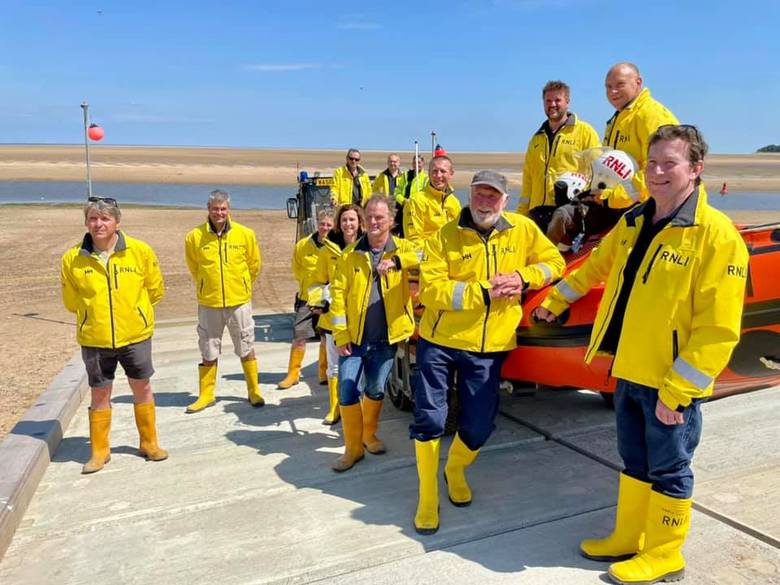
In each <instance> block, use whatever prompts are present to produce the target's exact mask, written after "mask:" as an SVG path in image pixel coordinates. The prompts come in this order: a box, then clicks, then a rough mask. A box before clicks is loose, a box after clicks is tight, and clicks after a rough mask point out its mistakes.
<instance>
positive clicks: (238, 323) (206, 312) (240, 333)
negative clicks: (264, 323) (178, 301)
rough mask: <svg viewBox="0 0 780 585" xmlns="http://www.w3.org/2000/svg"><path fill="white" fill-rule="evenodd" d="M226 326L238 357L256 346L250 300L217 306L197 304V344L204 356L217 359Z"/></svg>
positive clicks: (205, 358) (211, 359)
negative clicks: (223, 306) (224, 307)
mask: <svg viewBox="0 0 780 585" xmlns="http://www.w3.org/2000/svg"><path fill="white" fill-rule="evenodd" d="M225 327H227V330H228V333H230V339H232V340H233V347H234V348H235V353H236V355H237V356H238V357H240V358H243V357H246V356H247V355H248V354H249V353H250V352H251V351H252V350H253V349H254V347H255V321H254V319H253V318H252V303H244V304H243V305H238V306H236V307H228V308H226V309H217V308H212V307H204V306H203V305H198V347H199V348H200V354H201V355H202V356H203V360H204V361H207V362H213V361H216V359H217V358H218V357H219V356H220V354H221V353H222V334H223V333H224V332H225Z"/></svg>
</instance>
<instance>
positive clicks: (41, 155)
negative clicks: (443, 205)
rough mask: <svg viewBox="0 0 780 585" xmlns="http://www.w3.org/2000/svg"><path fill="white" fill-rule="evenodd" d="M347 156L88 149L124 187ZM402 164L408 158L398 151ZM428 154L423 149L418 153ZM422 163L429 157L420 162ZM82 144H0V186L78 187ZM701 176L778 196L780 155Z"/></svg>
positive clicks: (483, 162)
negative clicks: (14, 183)
mask: <svg viewBox="0 0 780 585" xmlns="http://www.w3.org/2000/svg"><path fill="white" fill-rule="evenodd" d="M345 152H346V149H345V150H290V149H288V150H270V149H268V150H266V149H246V148H235V149H232V148H192V147H181V148H179V147H168V146H165V147H148V146H102V145H93V146H92V147H91V148H90V153H91V160H92V177H93V179H94V180H96V181H113V182H128V183H224V184H226V185H292V184H294V183H295V178H296V174H297V170H298V169H301V170H306V171H308V172H309V173H310V174H311V173H314V172H317V171H319V172H321V173H329V172H331V171H332V170H333V169H334V168H335V167H338V166H340V165H342V164H344V155H345ZM399 154H400V155H401V161H402V164H403V165H404V166H405V167H406V166H408V165H409V163H410V162H411V158H412V153H411V152H408V151H406V152H403V151H401V152H399ZM424 154H426V155H429V154H430V153H427V151H426V152H425V153H424ZM449 154H450V156H451V157H452V159H453V160H454V162H455V181H454V183H455V186H456V187H463V186H466V185H468V182H469V180H470V179H471V175H472V174H473V172H474V171H475V170H477V169H481V168H491V169H496V170H500V171H501V172H503V173H505V174H506V175H507V178H508V179H509V181H510V184H511V186H512V188H513V189H514V190H515V191H516V190H517V189H519V186H520V181H521V180H522V172H521V171H522V166H523V154H522V153H520V152H450V153H449ZM362 155H363V165H364V166H365V168H366V169H367V170H368V171H369V172H370V173H372V174H374V173H377V172H379V171H381V170H382V169H384V168H385V159H386V155H387V153H386V152H377V151H363V153H362ZM426 158H428V156H426ZM84 177H85V169H84V147H83V146H76V145H73V146H49V145H0V181H82V180H84ZM704 178H705V181H706V183H707V186H708V187H709V188H710V189H711V190H718V189H720V186H721V185H722V183H723V182H726V183H727V184H728V186H729V189H731V190H742V191H778V192H780V154H750V155H732V154H720V155H718V154H716V155H711V156H709V157H708V158H707V164H706V168H705V173H704Z"/></svg>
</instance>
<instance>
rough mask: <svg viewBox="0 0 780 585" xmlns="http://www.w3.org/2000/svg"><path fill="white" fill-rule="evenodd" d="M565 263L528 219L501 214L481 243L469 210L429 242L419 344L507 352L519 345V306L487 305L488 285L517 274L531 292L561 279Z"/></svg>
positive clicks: (494, 302)
mask: <svg viewBox="0 0 780 585" xmlns="http://www.w3.org/2000/svg"><path fill="white" fill-rule="evenodd" d="M564 266H565V262H564V260H563V257H562V256H561V254H560V252H558V249H557V248H556V247H555V246H554V245H553V244H552V242H550V240H548V239H547V237H546V236H545V235H544V234H542V232H541V230H540V229H539V228H538V227H537V226H536V224H535V223H534V222H533V221H531V220H530V219H529V218H527V217H524V216H522V215H518V214H516V213H506V212H505V213H503V214H502V215H501V217H500V218H499V220H498V222H497V223H496V225H495V227H494V229H493V230H492V231H491V232H490V234H489V235H488V236H487V237H483V235H482V234H480V233H479V232H478V231H477V230H476V229H475V228H474V227H473V226H472V221H471V212H470V210H469V208H468V207H467V208H464V209H463V211H462V212H461V213H460V216H459V217H458V219H456V220H455V221H452V222H450V223H448V224H447V225H445V226H444V227H443V228H442V229H441V230H440V231H439V233H437V234H436V235H434V236H433V237H431V238H429V239H428V241H427V242H426V245H425V255H424V257H423V261H422V263H421V264H420V302H421V303H422V304H423V305H424V306H425V311H424V312H423V316H422V321H421V322H420V336H421V337H422V338H423V339H426V340H428V341H430V342H431V343H435V344H437V345H442V346H444V347H451V348H454V349H462V350H466V351H475V352H494V351H508V350H511V349H513V348H514V347H516V345H517V332H516V330H517V326H518V324H519V323H520V317H521V316H522V314H523V309H522V307H521V306H520V302H519V300H514V301H513V300H509V299H491V298H490V296H489V295H488V290H489V289H490V287H491V285H490V282H489V281H490V279H491V278H492V277H493V276H495V275H496V274H498V273H502V274H509V273H512V272H518V273H519V274H520V276H521V277H522V278H523V280H524V281H525V282H526V284H527V285H528V287H529V288H532V289H538V288H541V287H543V286H545V285H547V284H549V283H550V282H552V281H553V280H555V279H557V278H560V276H561V274H562V273H563V269H564Z"/></svg>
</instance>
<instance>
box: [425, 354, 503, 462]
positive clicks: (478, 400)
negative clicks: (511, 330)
mask: <svg viewBox="0 0 780 585" xmlns="http://www.w3.org/2000/svg"><path fill="white" fill-rule="evenodd" d="M506 355H507V353H506V352H496V353H477V352H473V351H464V350H460V349H451V348H449V347H443V346H441V345H436V344H434V343H430V342H428V341H426V340H424V339H421V340H420V341H419V342H418V344H417V370H416V371H415V373H414V376H413V377H412V392H413V394H414V422H413V423H412V424H411V425H410V426H409V434H410V436H411V438H412V439H416V440H418V441H429V440H431V439H435V438H437V437H441V436H442V435H443V434H444V423H445V422H446V420H447V390H448V389H449V387H450V383H451V382H450V381H451V379H452V376H451V373H452V372H455V374H456V375H457V392H458V402H459V406H460V411H459V412H458V435H459V436H460V438H461V440H462V441H463V442H464V443H465V444H466V446H467V447H468V448H469V449H471V450H472V451H475V450H477V449H479V448H480V447H482V445H484V444H485V442H486V441H487V440H488V437H490V434H491V433H492V432H493V429H494V428H495V427H496V425H495V419H496V414H498V384H499V382H500V378H499V376H500V374H501V366H502V364H503V363H504V359H505V358H506Z"/></svg>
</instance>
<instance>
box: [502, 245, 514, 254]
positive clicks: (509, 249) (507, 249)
mask: <svg viewBox="0 0 780 585" xmlns="http://www.w3.org/2000/svg"><path fill="white" fill-rule="evenodd" d="M499 252H501V253H502V254H514V253H515V247H514V246H504V247H503V248H501V249H500V250H499Z"/></svg>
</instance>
